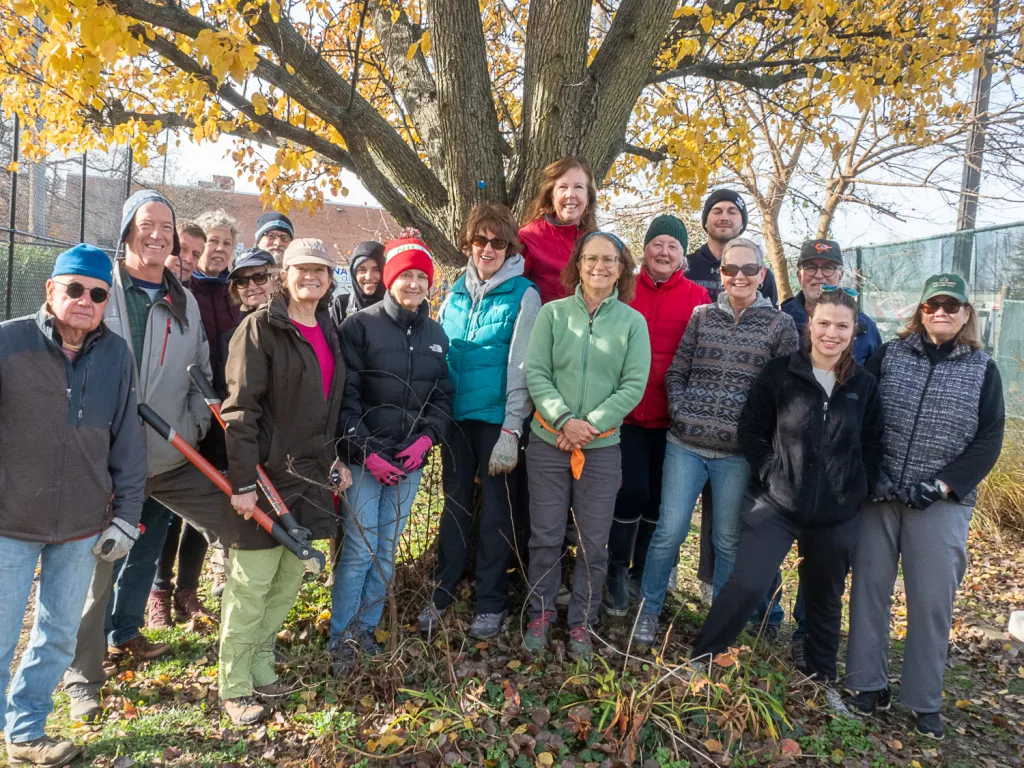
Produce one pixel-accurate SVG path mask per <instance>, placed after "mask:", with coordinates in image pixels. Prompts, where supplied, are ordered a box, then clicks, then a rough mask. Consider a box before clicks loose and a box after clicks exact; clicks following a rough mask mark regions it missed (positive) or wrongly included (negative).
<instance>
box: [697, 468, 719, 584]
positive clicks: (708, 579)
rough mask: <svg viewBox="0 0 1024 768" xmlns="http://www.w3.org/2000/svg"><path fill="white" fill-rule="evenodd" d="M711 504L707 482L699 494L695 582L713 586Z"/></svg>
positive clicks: (713, 546)
mask: <svg viewBox="0 0 1024 768" xmlns="http://www.w3.org/2000/svg"><path fill="white" fill-rule="evenodd" d="M713 504H714V502H713V501H712V499H711V482H710V481H708V482H707V483H705V484H704V490H703V491H701V494H700V559H699V560H698V561H697V580H698V581H703V582H704V583H705V584H713V583H714V581H715V542H714V530H715V528H714V520H715V516H714V515H712V514H711V510H712V509H713V508H714V507H713Z"/></svg>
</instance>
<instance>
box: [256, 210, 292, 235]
mask: <svg viewBox="0 0 1024 768" xmlns="http://www.w3.org/2000/svg"><path fill="white" fill-rule="evenodd" d="M275 229H279V230H281V231H282V232H287V233H288V236H289V237H295V228H294V227H293V226H292V220H291V219H289V218H288V217H287V216H285V215H284V214H283V213H277V211H270V212H269V213H261V214H260V217H259V218H258V219H256V240H255V242H257V243H258V242H259V241H260V238H261V237H263V236H264V235H265V234H267V233H268V232H273V231H274V230H275Z"/></svg>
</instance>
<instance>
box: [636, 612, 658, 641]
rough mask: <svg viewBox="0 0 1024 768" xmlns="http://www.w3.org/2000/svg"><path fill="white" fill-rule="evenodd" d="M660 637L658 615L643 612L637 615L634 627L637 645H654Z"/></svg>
mask: <svg viewBox="0 0 1024 768" xmlns="http://www.w3.org/2000/svg"><path fill="white" fill-rule="evenodd" d="M657 637H658V617H657V616H655V615H654V614H653V613H643V612H641V614H640V615H639V616H637V617H636V626H635V627H634V628H633V642H634V643H636V644H637V645H647V646H652V645H654V641H655V640H656V639H657Z"/></svg>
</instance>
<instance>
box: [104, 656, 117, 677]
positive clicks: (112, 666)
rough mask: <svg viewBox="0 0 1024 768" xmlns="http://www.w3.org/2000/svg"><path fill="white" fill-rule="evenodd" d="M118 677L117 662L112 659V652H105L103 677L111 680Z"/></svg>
mask: <svg viewBox="0 0 1024 768" xmlns="http://www.w3.org/2000/svg"><path fill="white" fill-rule="evenodd" d="M116 676H117V662H116V661H114V660H113V659H112V658H110V651H109V650H107V651H104V652H103V677H104V678H106V679H107V680H109V679H110V678H112V677H116Z"/></svg>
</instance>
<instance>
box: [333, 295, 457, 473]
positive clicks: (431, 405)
mask: <svg viewBox="0 0 1024 768" xmlns="http://www.w3.org/2000/svg"><path fill="white" fill-rule="evenodd" d="M341 355H342V357H343V358H344V359H345V397H344V400H343V401H342V406H341V415H340V416H339V423H338V434H339V436H340V437H341V442H340V444H339V453H340V455H342V456H343V457H344V456H347V458H348V460H349V461H353V462H359V463H362V462H363V461H364V460H365V458H366V457H367V456H369V455H370V454H371V453H380V454H381V455H383V456H385V457H387V458H389V459H393V458H394V454H395V453H396V452H398V451H401V450H402V449H403V448H405V447H406V446H408V445H409V444H410V443H412V442H413V441H414V440H415V439H416V438H417V437H419V436H420V435H426V436H427V437H429V438H430V440H431V442H432V443H433V444H434V445H440V443H441V441H442V440H443V439H444V438H445V435H446V434H447V432H448V425H449V424H450V423H451V418H452V384H451V380H450V379H449V378H448V361H447V355H448V337H447V336H446V335H445V332H444V329H442V328H441V326H440V325H439V324H438V323H437V322H435V321H434V320H432V319H431V318H430V307H429V306H428V305H427V302H426V301H424V302H423V303H421V304H420V306H419V308H418V309H417V310H416V311H415V312H410V311H409V310H407V309H403V308H402V307H400V306H399V305H398V304H397V303H396V302H395V300H394V299H393V298H392V297H391V294H390V293H389V294H387V295H385V297H384V300H383V301H381V302H380V303H378V304H375V305H373V306H372V307H369V308H367V309H364V310H362V311H361V312H356V313H355V314H354V315H352V316H350V317H349V318H347V319H346V320H345V322H344V323H343V324H342V326H341Z"/></svg>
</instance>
